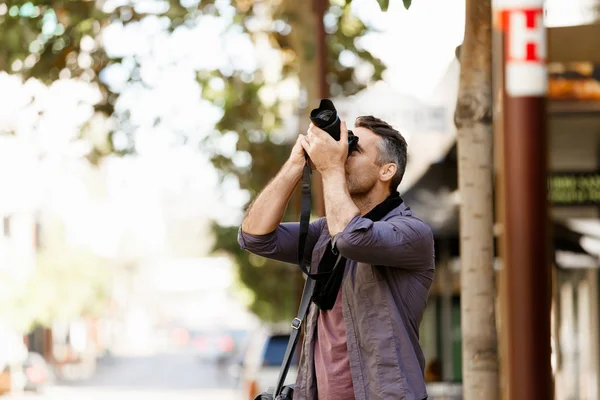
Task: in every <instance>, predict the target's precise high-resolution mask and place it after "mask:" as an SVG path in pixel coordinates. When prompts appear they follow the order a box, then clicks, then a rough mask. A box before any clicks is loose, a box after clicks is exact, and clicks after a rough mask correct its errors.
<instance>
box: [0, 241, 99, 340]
mask: <svg viewBox="0 0 600 400" xmlns="http://www.w3.org/2000/svg"><path fill="white" fill-rule="evenodd" d="M110 278H111V273H110V269H108V265H107V262H106V261H104V260H102V259H100V258H98V257H97V256H94V255H93V254H91V253H89V252H87V251H84V250H81V249H77V248H60V249H54V250H52V251H45V252H43V253H41V254H40V255H39V260H38V264H37V267H36V270H35V272H34V273H33V275H32V276H31V278H30V279H29V280H28V281H27V282H25V283H24V284H22V283H21V285H18V283H16V282H15V284H17V285H18V286H19V287H18V288H17V289H16V290H15V293H14V295H13V296H11V299H10V301H6V302H2V307H0V314H2V315H4V316H5V317H7V318H8V320H9V321H11V322H12V324H13V326H15V327H16V328H17V329H19V330H20V331H22V332H27V331H29V330H30V329H31V328H33V327H34V326H35V325H38V324H39V325H44V326H49V325H50V324H51V323H52V322H54V321H58V320H70V319H72V318H75V317H78V316H80V315H88V316H92V315H98V314H99V313H101V312H102V310H104V308H105V307H104V305H105V301H106V300H107V298H108V294H109V289H110V286H109V285H110Z"/></svg>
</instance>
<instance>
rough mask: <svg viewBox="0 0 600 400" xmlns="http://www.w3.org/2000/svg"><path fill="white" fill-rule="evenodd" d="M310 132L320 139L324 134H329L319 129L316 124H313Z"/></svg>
mask: <svg viewBox="0 0 600 400" xmlns="http://www.w3.org/2000/svg"><path fill="white" fill-rule="evenodd" d="M310 132H311V133H312V134H313V135H314V136H316V137H318V138H321V139H322V138H324V137H325V136H329V134H328V133H327V132H325V131H324V130H323V129H321V128H319V127H317V126H314V125H313V126H312V127H311V128H310Z"/></svg>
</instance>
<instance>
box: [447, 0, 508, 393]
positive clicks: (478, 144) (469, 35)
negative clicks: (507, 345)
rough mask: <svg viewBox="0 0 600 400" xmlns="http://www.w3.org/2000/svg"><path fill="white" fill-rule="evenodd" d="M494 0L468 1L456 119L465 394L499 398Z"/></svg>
mask: <svg viewBox="0 0 600 400" xmlns="http://www.w3.org/2000/svg"><path fill="white" fill-rule="evenodd" d="M491 48H492V31H491V1H490V0H467V2H466V21H465V39H464V43H463V45H462V49H461V72H460V87H459V94H458V102H457V106H456V112H455V122H456V127H457V129H458V138H457V142H458V143H457V146H458V158H459V161H458V169H459V171H458V174H459V177H458V178H459V189H460V198H461V203H460V248H461V250H460V254H461V329H462V368H463V392H464V399H465V400H471V399H488V400H495V399H497V398H498V389H499V386H498V355H497V338H496V321H495V297H496V296H495V294H496V290H495V273H494V267H493V262H494V236H493V220H494V218H493V184H492V170H493V161H492V159H493V158H492V143H493V135H492V132H493V131H492V68H491V67H492V52H491Z"/></svg>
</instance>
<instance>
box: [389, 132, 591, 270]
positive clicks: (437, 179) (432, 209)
mask: <svg viewBox="0 0 600 400" xmlns="http://www.w3.org/2000/svg"><path fill="white" fill-rule="evenodd" d="M400 194H401V196H402V198H403V199H404V201H405V202H406V204H407V205H408V206H410V208H411V209H412V210H413V211H414V213H415V215H417V216H418V217H419V218H421V219H422V220H423V221H425V222H426V223H427V224H429V226H430V227H431V229H432V230H433V232H434V235H435V237H436V245H437V244H438V243H439V245H440V246H444V247H445V248H446V251H448V252H449V254H450V255H452V256H458V255H459V211H460V208H459V205H460V194H459V191H458V164H457V149H456V144H454V146H452V148H451V149H450V151H449V152H448V153H447V154H446V156H445V157H444V158H443V160H442V161H440V162H439V163H434V164H431V165H430V166H429V168H428V169H427V171H426V172H425V174H423V175H422V176H421V178H420V179H419V180H418V181H417V182H416V183H415V184H414V185H412V186H411V187H410V188H409V189H407V190H406V191H404V192H401V193H400ZM551 229H552V237H553V245H554V249H555V251H556V263H557V265H559V267H562V268H565V269H566V268H583V266H586V268H588V267H589V265H592V264H594V265H596V267H598V266H600V264H599V263H598V260H599V257H600V220H595V219H594V220H590V219H568V220H561V219H558V218H553V219H552V226H551ZM437 250H438V249H436V251H437ZM582 256H585V260H583V258H582Z"/></svg>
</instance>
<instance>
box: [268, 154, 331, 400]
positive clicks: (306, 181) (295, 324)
mask: <svg viewBox="0 0 600 400" xmlns="http://www.w3.org/2000/svg"><path fill="white" fill-rule="evenodd" d="M311 175H312V169H311V168H310V162H309V160H308V156H307V157H306V164H305V165H304V170H303V171H302V208H301V212H300V235H299V237H298V266H299V267H300V269H301V270H302V272H304V273H305V274H306V282H305V283H304V290H303V291H302V299H301V300H300V307H299V308H298V314H297V317H296V318H294V319H293V320H292V332H291V334H290V340H289V342H288V346H287V349H286V350H285V355H284V357H283V362H282V364H281V369H280V371H279V378H277V386H276V387H275V391H274V392H273V398H274V399H276V398H277V396H279V394H280V392H281V389H282V388H283V384H284V382H285V377H286V376H287V373H288V371H289V369H290V364H291V362H292V358H293V355H294V351H295V350H296V345H297V344H298V339H299V338H300V330H301V328H302V322H303V321H304V318H305V317H306V313H307V312H308V308H309V306H310V303H311V300H312V296H313V291H314V288H315V279H319V278H320V277H321V276H320V275H325V274H311V273H310V271H309V270H308V268H307V267H306V263H305V262H304V250H305V246H306V238H307V237H308V229H309V225H310V224H309V222H310V205H311V190H310V177H311ZM337 262H339V258H338V260H337ZM336 264H337V263H336Z"/></svg>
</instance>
